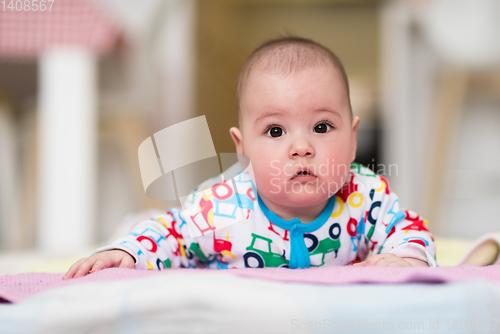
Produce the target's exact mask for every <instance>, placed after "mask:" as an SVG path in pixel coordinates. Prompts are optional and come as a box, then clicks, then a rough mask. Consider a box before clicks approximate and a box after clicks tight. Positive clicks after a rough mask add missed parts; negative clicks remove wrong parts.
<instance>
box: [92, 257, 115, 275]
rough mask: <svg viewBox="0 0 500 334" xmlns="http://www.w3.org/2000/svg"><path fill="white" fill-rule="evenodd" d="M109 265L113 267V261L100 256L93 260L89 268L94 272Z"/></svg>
mask: <svg viewBox="0 0 500 334" xmlns="http://www.w3.org/2000/svg"><path fill="white" fill-rule="evenodd" d="M109 267H113V261H112V260H111V259H109V258H106V257H104V258H102V259H99V260H97V261H96V262H95V264H94V265H93V266H92V269H91V270H90V272H91V273H95V272H96V271H99V270H102V269H106V268H109Z"/></svg>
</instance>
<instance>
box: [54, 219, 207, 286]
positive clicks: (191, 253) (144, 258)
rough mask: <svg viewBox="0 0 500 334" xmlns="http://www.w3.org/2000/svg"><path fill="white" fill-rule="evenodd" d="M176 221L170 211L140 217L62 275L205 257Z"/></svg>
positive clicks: (182, 263)
mask: <svg viewBox="0 0 500 334" xmlns="http://www.w3.org/2000/svg"><path fill="white" fill-rule="evenodd" d="M179 214H180V213H179ZM179 217H180V216H178V218H179ZM180 222H181V224H179V219H177V220H176V219H174V215H173V214H172V213H171V212H167V213H166V214H161V215H157V216H155V217H153V218H151V219H150V220H145V221H142V222H140V223H139V224H137V225H135V226H134V228H133V229H132V231H131V232H130V233H129V234H127V235H125V236H124V237H121V238H119V239H117V240H115V241H114V242H113V243H111V244H110V245H108V246H104V247H101V248H98V249H96V250H94V251H93V252H92V253H91V256H90V257H88V258H84V259H81V260H80V261H78V262H76V263H75V264H74V265H73V266H72V267H71V268H70V270H69V271H68V273H67V274H66V275H65V276H64V279H67V278H72V277H80V276H85V275H86V274H87V273H88V272H89V270H90V271H91V273H93V272H95V271H98V270H101V269H104V268H109V267H120V268H135V269H157V270H161V269H164V268H171V267H174V268H176V267H181V266H189V265H190V264H191V265H192V266H193V265H194V264H195V262H196V261H197V260H200V261H203V260H207V259H206V258H205V257H204V254H203V253H202V252H201V249H200V246H199V244H198V243H196V242H194V240H193V239H188V238H184V236H187V235H189V233H188V231H187V227H186V225H185V224H186V223H185V222H184V221H182V219H180ZM181 226H183V227H184V228H181ZM187 247H189V248H187Z"/></svg>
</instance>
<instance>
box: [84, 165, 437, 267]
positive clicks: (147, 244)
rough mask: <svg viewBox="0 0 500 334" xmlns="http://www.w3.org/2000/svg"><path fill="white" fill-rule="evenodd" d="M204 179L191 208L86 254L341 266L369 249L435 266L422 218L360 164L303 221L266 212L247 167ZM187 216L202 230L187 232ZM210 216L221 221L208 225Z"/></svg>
mask: <svg viewBox="0 0 500 334" xmlns="http://www.w3.org/2000/svg"><path fill="white" fill-rule="evenodd" d="M209 181H210V180H207V181H205V182H204V183H202V184H201V185H199V186H198V187H197V188H196V189H195V190H194V191H193V193H192V194H191V195H190V196H189V197H188V200H187V201H186V202H185V204H184V206H185V208H189V210H184V211H182V210H181V209H180V208H170V209H169V210H167V211H166V213H164V214H159V215H157V216H154V217H152V218H151V219H150V220H145V221H141V222H139V223H137V224H136V225H135V226H134V227H133V229H132V231H131V232H130V233H129V234H128V235H126V236H124V237H121V238H119V239H117V240H116V241H114V242H113V243H111V244H110V245H108V246H105V247H101V248H99V249H97V250H95V251H94V252H92V254H94V253H97V252H101V251H105V250H111V249H121V250H124V251H126V252H128V253H129V254H130V255H132V256H133V257H134V259H135V268H136V269H159V270H161V269H165V268H178V267H188V268H195V267H202V268H203V267H208V268H245V267H247V268H263V267H289V268H308V267H318V266H323V265H337V266H340V265H350V264H353V263H356V262H360V261H363V260H364V259H365V258H366V257H367V255H368V253H369V251H371V252H372V254H380V253H393V254H396V255H398V256H400V257H411V258H415V259H420V260H424V261H426V262H427V263H428V264H429V266H431V267H436V266H438V264H437V262H436V255H435V254H436V246H435V244H434V238H433V237H432V235H431V233H430V232H429V231H428V229H427V227H426V225H427V221H426V220H423V219H422V218H421V217H419V216H418V215H417V214H416V213H414V212H412V211H409V210H403V209H400V207H399V201H398V198H397V196H396V194H394V193H393V192H391V191H390V189H389V184H388V183H387V180H386V179H385V178H384V177H382V176H379V175H375V174H374V173H373V172H372V171H371V170H370V169H368V168H366V167H364V166H361V165H359V164H352V165H351V169H350V173H349V177H348V180H347V182H346V183H345V184H344V186H343V188H342V189H341V190H340V191H339V192H338V193H337V194H336V195H334V196H332V197H331V198H330V199H329V201H328V203H327V205H326V207H325V209H324V210H323V212H322V213H321V214H320V216H319V217H318V218H317V219H316V220H315V221H313V222H311V223H309V224H302V223H300V221H299V220H298V219H297V218H294V219H292V220H289V221H285V220H283V219H281V218H280V217H278V216H277V215H276V214H274V213H273V212H271V211H270V210H269V209H268V208H267V207H266V206H265V205H264V203H263V202H262V201H261V200H260V198H259V196H258V195H257V192H256V190H255V186H254V184H253V182H252V180H251V178H250V175H249V173H248V172H242V173H240V174H238V175H237V177H236V178H234V182H232V181H231V180H229V181H228V180H226V181H223V182H222V183H218V184H215V185H213V186H211V187H208V186H207V184H210V182H209ZM212 184H213V182H212ZM202 190H203V191H202ZM235 190H237V191H235ZM188 220H190V221H189V222H190V226H196V227H198V228H199V230H200V231H198V232H200V233H204V235H201V236H198V237H194V238H191V237H190V233H189V230H188V224H187V221H188ZM216 220H217V222H222V223H224V224H225V225H227V226H226V227H224V228H222V229H217V230H215V231H213V229H214V228H213V225H214V224H213V222H214V221H216ZM216 225H217V226H218V224H216Z"/></svg>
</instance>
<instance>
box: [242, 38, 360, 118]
mask: <svg viewBox="0 0 500 334" xmlns="http://www.w3.org/2000/svg"><path fill="white" fill-rule="evenodd" d="M314 66H331V67H332V68H333V69H334V70H336V71H337V73H338V74H339V76H340V79H341V80H342V83H343V85H344V87H345V91H346V94H347V99H348V101H349V109H350V110H351V114H352V108H351V99H350V97H349V81H348V80H347V74H346V72H345V69H344V66H343V65H342V62H341V61H340V59H339V58H338V57H337V56H336V55H335V54H334V53H333V52H332V51H330V50H329V49H328V48H326V47H325V46H323V45H321V44H319V43H316V42H314V41H312V40H310V39H307V38H302V37H294V36H292V37H280V38H277V39H272V40H269V41H267V42H265V43H264V44H262V45H261V46H259V47H258V48H257V49H255V50H254V51H253V52H252V54H251V55H250V56H249V57H248V59H247V60H246V61H245V63H244V64H243V67H242V69H241V72H240V75H239V77H238V85H237V87H236V98H237V101H238V120H241V108H240V101H241V96H242V93H243V91H244V90H245V87H246V84H247V82H248V79H249V77H250V74H251V73H252V72H253V71H254V70H259V71H263V72H264V73H266V72H267V73H280V74H283V75H288V74H290V73H296V72H299V71H301V70H303V69H305V68H308V67H314Z"/></svg>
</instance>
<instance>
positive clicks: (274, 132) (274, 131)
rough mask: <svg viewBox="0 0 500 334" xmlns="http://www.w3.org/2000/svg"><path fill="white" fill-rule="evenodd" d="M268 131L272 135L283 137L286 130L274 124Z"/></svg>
mask: <svg viewBox="0 0 500 334" xmlns="http://www.w3.org/2000/svg"><path fill="white" fill-rule="evenodd" d="M268 133H269V135H270V136H271V137H281V136H282V135H283V134H284V131H283V129H282V128H280V127H278V126H273V127H272V128H270V129H269V130H268Z"/></svg>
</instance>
